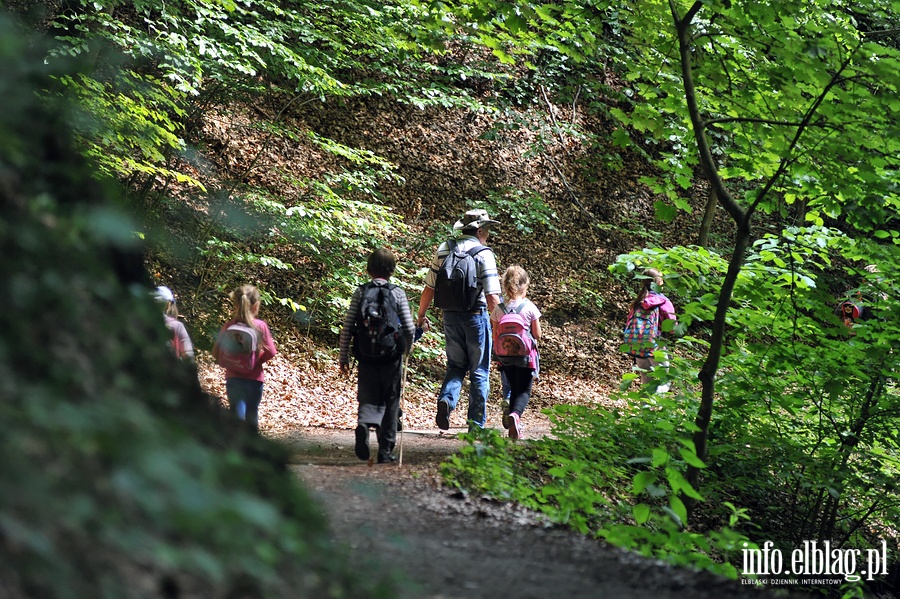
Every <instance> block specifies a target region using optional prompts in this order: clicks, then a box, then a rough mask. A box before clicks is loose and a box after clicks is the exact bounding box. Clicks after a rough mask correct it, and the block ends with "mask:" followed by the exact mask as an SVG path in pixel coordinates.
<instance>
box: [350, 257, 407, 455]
mask: <svg viewBox="0 0 900 599" xmlns="http://www.w3.org/2000/svg"><path fill="white" fill-rule="evenodd" d="M396 266H397V261H396V259H395V258H394V254H393V253H391V251H390V250H388V249H386V248H378V249H377V250H375V251H374V252H372V254H371V255H370V256H369V259H368V262H367V263H366V271H367V272H368V273H369V276H370V277H372V280H371V281H370V282H368V283H366V284H365V285H360V286H359V287H358V288H357V289H356V291H355V292H354V293H353V297H352V298H351V299H350V307H349V309H348V310H347V316H346V317H345V318H344V326H343V327H342V328H341V337H340V350H341V353H340V358H339V365H340V370H341V374H344V375H349V374H350V351H351V347H352V351H353V355H354V357H355V358H356V360H357V362H358V363H359V366H358V378H357V400H358V401H359V411H358V416H357V423H358V424H357V426H356V432H355V434H356V444H355V451H356V457H358V458H359V459H361V460H368V459H369V455H370V452H369V429H370V428H375V430H376V436H377V438H378V463H379V464H385V463H390V462H393V461H394V459H395V458H394V454H393V450H394V445H395V444H396V442H397V416H398V411H399V409H400V393H401V388H400V385H401V382H400V381H401V368H402V362H403V356H404V355H405V354H407V353H409V350H410V348H411V347H412V344H413V336H414V334H415V325H414V323H413V318H412V313H411V312H410V309H409V300H408V299H407V298H406V292H404V291H403V289H401V288H400V287H397V286H396V285H394V284H392V283H389V282H388V279H390V278H391V275H393V274H394V269H395V268H396Z"/></svg>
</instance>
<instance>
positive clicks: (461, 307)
mask: <svg viewBox="0 0 900 599" xmlns="http://www.w3.org/2000/svg"><path fill="white" fill-rule="evenodd" d="M497 224H500V223H499V222H497V221H495V220H491V219H490V217H488V213H487V211H485V210H481V209H476V210H469V211H468V212H466V213H465V214H464V215H463V217H462V218H461V219H460V220H458V221H457V222H456V224H454V225H453V228H454V229H456V230H458V231H460V232H461V233H462V235H461V236H460V237H459V238H458V239H451V240H448V241H445V242H444V243H442V244H441V245H440V246H439V247H438V249H437V252H435V255H434V259H433V260H432V262H431V268H430V269H429V271H428V274H427V275H426V277H425V288H424V289H423V290H422V297H421V299H420V301H419V313H418V317H417V319H416V324H417V326H420V327H423V328H427V326H428V321H427V320H426V318H425V315H426V313H427V312H428V308H429V306H431V302H432V300H434V302H435V306H437V307H439V308H442V309H443V315H444V337H445V339H446V352H447V373H446V375H445V376H444V383H443V385H441V391H440V394H439V395H438V403H437V416H436V417H435V422H436V423H437V425H438V428H440V429H441V430H448V429H449V428H450V413H451V412H452V411H453V410H454V409H455V408H456V404H457V403H458V402H459V396H460V393H461V391H462V381H463V379H464V378H465V376H466V372H468V373H469V410H468V414H467V419H468V421H469V428H470V429H471V428H472V427H479V428H484V425H485V408H486V405H487V398H488V394H489V392H490V383H489V380H488V371H489V368H490V363H491V321H490V313H491V311H492V310H493V309H494V307H496V306H497V304H499V303H500V279H499V277H498V275H497V261H496V258H495V257H494V252H493V251H492V250H491V249H490V248H489V247H486V246H485V245H484V244H485V243H487V239H488V235H489V234H490V228H491V226H492V225H497ZM466 256H469V257H470V258H471V260H469V259H468V258H466ZM472 261H474V272H472V274H471V279H470V280H472V281H473V282H474V284H475V285H476V288H475V289H474V292H473V293H469V294H468V297H471V301H464V302H459V301H454V300H452V299H451V300H448V299H446V298H447V296H448V295H449V293H448V292H447V291H446V289H447V285H449V284H448V283H446V281H447V279H448V276H447V273H448V272H450V271H451V270H455V272H456V273H460V272H462V273H465V272H466V268H467V264H471V263H472ZM451 262H452V263H453V264H454V265H455V268H454V269H451V268H448V265H450V263H451ZM436 287H437V291H436Z"/></svg>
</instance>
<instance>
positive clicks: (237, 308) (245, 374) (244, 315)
mask: <svg viewBox="0 0 900 599" xmlns="http://www.w3.org/2000/svg"><path fill="white" fill-rule="evenodd" d="M229 297H230V299H231V303H232V305H233V306H234V311H233V312H232V317H231V320H229V321H228V322H226V323H225V326H223V327H222V330H221V331H219V335H218V337H217V338H216V343H215V345H214V346H213V351H212V353H213V358H215V360H216V363H217V364H218V365H219V366H221V367H222V368H224V369H225V394H226V395H227V396H228V406H229V408H230V409H231V411H232V412H234V413H235V414H236V415H237V417H238V418H240V419H241V420H245V421H246V422H247V423H248V424H249V425H250V426H251V427H252V428H253V429H254V430H259V404H260V403H262V394H263V381H264V380H265V375H264V373H263V364H264V363H266V362H268V361H269V360H271V359H272V358H274V357H275V355H276V354H277V353H278V351H277V350H276V348H275V341H274V340H273V339H272V333H271V332H270V331H269V325H268V324H266V322H265V321H264V320H261V319H260V318H259V317H258V316H259V307H260V295H259V289H258V288H257V287H256V286H255V285H243V286H241V287H239V288H237V289H235V290H234V291H232V292H231V294H230V296H229Z"/></svg>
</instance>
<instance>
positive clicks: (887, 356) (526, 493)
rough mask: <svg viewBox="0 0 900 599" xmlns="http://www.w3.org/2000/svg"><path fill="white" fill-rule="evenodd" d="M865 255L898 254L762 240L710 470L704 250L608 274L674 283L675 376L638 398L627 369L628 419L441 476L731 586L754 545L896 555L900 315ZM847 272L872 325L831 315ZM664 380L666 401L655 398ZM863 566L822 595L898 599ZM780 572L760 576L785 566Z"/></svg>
mask: <svg viewBox="0 0 900 599" xmlns="http://www.w3.org/2000/svg"><path fill="white" fill-rule="evenodd" d="M869 252H873V253H871V254H870V253H869ZM863 254H865V255H868V256H872V257H875V256H878V257H879V258H880V259H882V260H884V259H887V256H886V255H884V254H882V253H881V252H880V250H879V249H878V248H877V245H876V246H874V247H873V246H872V245H871V244H870V242H868V241H867V240H855V241H854V240H851V239H849V238H847V237H846V236H844V235H843V234H841V233H840V232H838V231H834V230H828V229H822V228H809V229H790V230H785V231H784V232H783V234H782V235H781V236H780V237H774V236H773V237H769V238H766V239H764V240H762V241H760V242H759V243H758V244H756V247H755V250H754V251H753V252H752V253H751V255H750V259H749V260H748V267H747V268H746V269H745V270H744V273H743V275H742V278H741V280H740V281H739V287H738V290H737V291H736V295H735V297H736V298H737V300H738V302H739V305H738V306H737V307H735V309H734V310H733V311H732V320H731V322H730V324H731V325H732V326H733V327H734V331H735V333H734V338H733V342H732V343H733V345H732V346H731V348H730V350H731V351H730V352H729V354H728V357H727V358H726V360H725V366H724V372H723V377H722V382H721V385H720V390H721V396H720V400H719V401H720V402H721V403H722V408H721V409H720V411H719V414H720V415H719V416H718V417H717V418H716V420H715V422H714V426H713V428H712V430H713V431H714V432H713V435H714V444H713V445H712V446H711V448H710V451H709V454H708V455H707V457H706V458H705V459H703V460H701V459H700V458H699V457H698V456H697V454H696V450H695V447H694V444H693V441H692V440H691V438H692V433H693V432H694V430H695V429H694V426H693V422H694V420H695V418H696V412H697V406H698V404H699V389H698V385H697V382H696V380H697V371H698V370H699V368H700V366H701V364H702V357H703V352H702V351H701V350H702V348H703V347H704V345H705V341H704V340H703V337H704V335H702V334H699V335H698V333H700V332H701V331H702V329H703V324H702V323H703V322H705V321H708V320H709V316H710V311H711V309H712V306H711V305H710V295H709V293H708V292H707V291H706V288H707V286H708V285H709V284H710V282H711V281H713V280H714V279H715V278H716V277H717V276H721V275H720V273H721V270H722V269H723V268H724V266H725V264H726V262H725V261H724V260H722V259H721V258H718V257H717V256H715V255H714V254H713V253H711V252H709V251H707V250H705V249H703V248H672V249H670V250H668V251H665V252H657V251H655V250H647V251H644V252H639V253H636V254H630V255H623V256H620V259H619V261H618V262H617V263H616V264H615V265H613V267H612V269H613V270H615V271H619V272H621V273H627V272H629V271H630V270H631V269H632V268H634V267H635V265H640V264H641V263H642V262H643V263H653V264H656V265H661V266H663V265H664V266H665V267H666V268H667V272H670V273H676V272H677V273H678V274H677V275H675V276H672V277H671V279H670V280H669V282H668V283H669V284H668V285H667V292H668V293H670V295H672V296H673V297H675V298H677V299H678V305H679V306H680V307H681V317H680V319H681V322H680V323H679V325H678V326H677V328H676V329H675V330H674V331H673V332H672V333H670V336H671V339H670V343H669V350H670V354H669V357H670V360H671V364H670V366H669V368H668V369H662V368H659V369H657V370H656V371H655V373H654V374H655V377H656V380H655V381H654V382H653V383H652V384H648V385H646V386H643V387H638V383H637V381H636V379H635V375H634V374H630V373H629V374H626V375H625V376H624V377H623V381H622V387H621V391H620V395H619V396H618V397H617V399H620V400H622V403H623V404H624V405H627V407H626V408H621V409H615V410H612V411H607V410H605V409H603V410H596V409H591V408H587V407H568V406H557V407H555V408H552V409H550V410H548V412H549V414H550V416H551V420H552V422H553V433H552V436H551V437H548V438H543V439H535V440H532V441H529V442H528V443H527V444H525V445H518V444H515V443H511V442H509V441H508V440H507V439H505V438H502V437H498V436H496V435H489V436H485V437H482V438H475V439H472V440H471V441H472V442H471V443H470V444H469V445H468V446H467V447H466V448H465V449H464V450H463V451H462V452H460V454H459V455H457V456H455V457H454V458H452V459H451V460H450V461H449V462H448V463H447V464H445V466H444V475H445V477H446V478H447V480H448V481H449V482H450V484H452V485H455V486H458V487H461V488H465V489H470V490H476V491H478V492H481V493H486V494H489V495H492V496H495V497H498V498H503V499H509V500H513V501H519V502H522V503H524V504H526V505H528V506H530V507H532V508H534V509H537V510H540V511H541V512H543V513H545V514H546V515H547V517H548V518H549V519H550V520H551V521H553V522H558V523H562V524H565V525H567V526H571V527H572V528H574V529H575V530H578V531H580V532H582V533H586V534H591V535H594V536H597V537H601V538H604V539H606V540H607V541H609V542H611V543H613V544H616V545H619V546H624V547H628V548H630V549H634V550H637V551H639V552H641V553H643V554H645V555H650V556H654V557H659V558H663V559H666V560H669V561H672V562H674V563H679V564H683V565H690V566H693V567H699V568H704V569H709V570H711V571H714V572H717V573H720V574H723V575H725V576H729V577H737V576H739V575H740V576H747V575H749V574H752V573H751V572H747V571H746V569H747V564H748V562H747V555H748V554H747V550H758V549H760V548H764V547H765V546H766V543H767V542H768V543H772V544H773V546H774V547H778V548H783V549H780V550H783V551H784V552H785V554H786V555H789V554H791V552H792V551H793V550H795V549H796V548H803V547H806V546H812V545H811V544H812V543H815V544H817V545H816V546H818V547H824V546H825V545H824V543H825V542H826V541H827V542H828V543H829V546H833V547H839V548H840V551H843V552H845V553H844V554H843V555H847V553H846V552H850V554H852V555H857V554H856V552H858V555H861V556H867V555H869V554H870V552H875V553H876V554H877V555H879V556H890V555H894V554H895V552H896V551H897V543H898V535H897V531H896V530H895V528H894V523H895V522H896V521H897V518H898V516H900V513H898V508H900V504H898V501H897V497H896V495H895V494H894V493H893V489H894V484H895V483H894V481H896V480H897V477H898V475H900V461H898V455H897V449H898V448H897V439H896V434H895V431H896V427H895V425H894V418H895V415H896V414H897V413H898V410H900V393H898V389H897V384H896V380H895V379H894V373H896V369H897V368H898V366H900V365H898V364H897V363H896V360H897V359H898V356H897V355H896V351H895V348H896V347H897V345H896V344H897V341H898V337H897V336H898V334H900V328H898V323H897V320H896V318H897V314H898V308H900V306H898V305H897V299H898V298H897V295H896V293H895V291H894V283H893V281H891V280H890V279H888V278H886V277H883V276H882V275H880V274H879V273H877V272H870V270H874V269H871V268H870V269H869V270H866V269H862V268H859V267H858V266H854V265H852V264H851V263H849V262H848V259H854V258H855V259H858V258H859V257H860V256H861V255H863ZM888 260H891V259H888ZM835 263H843V264H847V265H848V266H846V268H847V275H848V277H849V278H850V279H851V280H855V281H857V283H858V287H857V288H856V289H854V290H853V292H852V294H851V296H857V297H858V298H862V297H865V298H868V300H870V301H872V303H874V304H877V308H876V310H877V317H876V318H874V319H872V320H869V321H865V322H861V323H857V324H856V325H855V326H854V327H853V328H852V329H848V328H847V327H846V326H845V325H844V324H843V323H842V322H840V321H839V320H838V318H837V317H836V316H835V314H834V311H833V309H834V302H833V301H832V296H831V294H830V292H828V291H826V290H827V289H828V286H829V279H830V278H831V277H832V276H834V271H833V269H832V268H830V267H831V266H832V265H833V264H835ZM881 264H882V265H883V264H884V263H883V262H882V263H881ZM875 298H877V300H876V299H875ZM857 301H860V300H857ZM869 309H871V307H870V308H869ZM808 365H814V368H810V367H809V366H808ZM663 383H669V384H671V386H672V390H671V391H669V392H668V393H664V394H658V393H655V392H654V391H655V389H656V387H657V385H658V384H663ZM614 398H616V397H614ZM689 465H693V466H696V467H698V468H701V469H702V471H703V473H704V474H703V477H702V485H701V486H699V487H696V488H695V487H693V486H692V485H691V484H690V483H689V482H688V481H687V479H686V478H685V475H686V471H687V467H688V466H689ZM887 559H888V560H889V559H890V558H887ZM862 562H863V560H862V558H860V561H859V563H858V564H857V563H856V562H854V563H853V564H850V563H847V562H840V563H839V565H835V566H834V567H833V568H832V570H831V571H830V572H829V574H831V575H834V576H835V577H836V579H839V580H840V584H839V585H835V586H818V588H819V589H820V590H821V591H822V592H825V593H830V594H831V595H834V596H843V597H854V596H863V595H864V594H865V593H866V592H875V591H878V592H891V587H890V584H889V583H885V582H884V580H885V578H887V576H888V574H889V569H891V568H892V566H891V564H890V563H889V562H886V561H885V560H884V557H880V558H879V561H877V562H875V563H867V564H863V563H862ZM819 566H820V568H821V563H820V564H819ZM873 566H874V567H875V568H877V571H873V569H872V568H873ZM779 568H781V566H779ZM829 568H831V566H829ZM867 568H868V570H867ZM772 570H774V566H773V567H772V569H770V570H769V571H767V572H757V574H768V575H772V574H780V573H781V572H778V571H772ZM822 573H823V572H815V571H813V572H812V573H811V574H813V575H816V574H822ZM795 574H797V572H796V571H795ZM807 574H810V572H807ZM816 587H817V585H814V584H813V585H810V588H816Z"/></svg>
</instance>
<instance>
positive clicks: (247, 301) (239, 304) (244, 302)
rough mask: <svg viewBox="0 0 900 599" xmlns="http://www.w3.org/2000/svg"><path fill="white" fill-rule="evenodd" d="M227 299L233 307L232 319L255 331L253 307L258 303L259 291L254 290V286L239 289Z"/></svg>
mask: <svg viewBox="0 0 900 599" xmlns="http://www.w3.org/2000/svg"><path fill="white" fill-rule="evenodd" d="M229 297H230V298H231V303H232V304H233V305H234V313H233V317H234V319H235V320H238V321H240V322H242V323H244V324H246V325H248V326H251V327H253V328H254V329H255V328H256V324H255V323H254V322H253V320H254V318H253V315H254V313H253V306H255V305H257V304H258V303H259V289H257V288H256V285H244V286H242V287H239V288H238V289H235V290H234V291H232V292H231V294H230V295H229Z"/></svg>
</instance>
